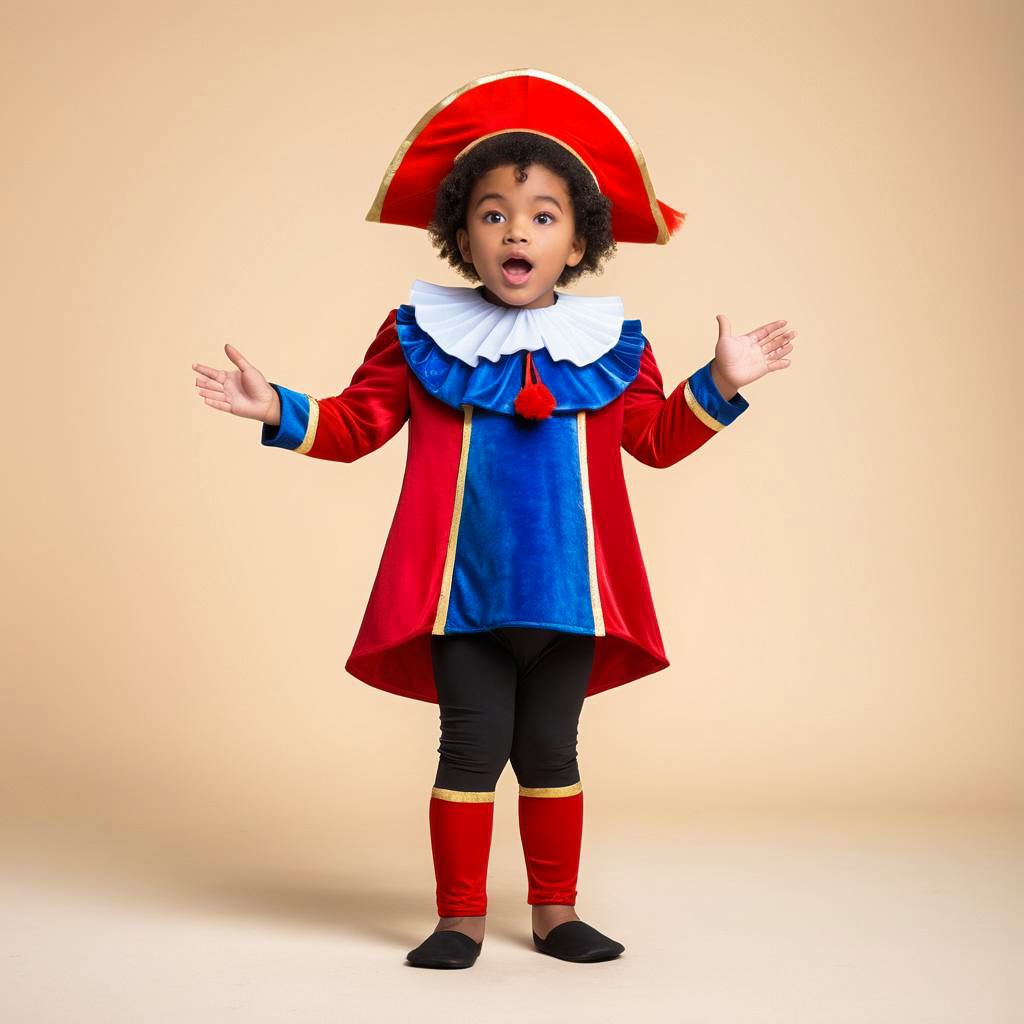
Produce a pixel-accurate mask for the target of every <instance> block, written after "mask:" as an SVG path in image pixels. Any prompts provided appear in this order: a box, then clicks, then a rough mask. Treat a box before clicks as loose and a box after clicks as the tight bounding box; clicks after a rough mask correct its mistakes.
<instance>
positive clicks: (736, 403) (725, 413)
mask: <svg viewBox="0 0 1024 1024" xmlns="http://www.w3.org/2000/svg"><path fill="white" fill-rule="evenodd" d="M711 363H712V360H710V359H709V360H708V362H707V363H706V364H705V365H704V366H702V367H701V368H700V369H699V370H698V371H697V372H696V373H694V374H693V375H692V376H691V377H690V379H689V380H688V381H687V382H686V391H687V394H686V400H687V402H688V403H689V406H690V408H691V409H693V411H694V413H695V414H696V415H697V417H698V418H699V419H700V420H701V421H702V422H704V423H705V424H707V426H709V427H711V429H712V430H721V429H722V427H727V426H728V425H729V424H730V423H732V421H733V420H734V419H736V417H737V416H739V414H740V413H741V412H743V410H744V409H746V408H747V407H748V406H749V405H750V403H749V402H748V401H747V400H746V399H745V398H744V397H743V396H742V395H741V394H740V393H739V392H738V391H737V392H736V394H735V395H733V396H732V398H731V399H729V400H728V401H726V400H725V399H724V398H723V397H722V392H721V391H719V390H718V388H717V387H715V381H714V378H713V377H712V376H711Z"/></svg>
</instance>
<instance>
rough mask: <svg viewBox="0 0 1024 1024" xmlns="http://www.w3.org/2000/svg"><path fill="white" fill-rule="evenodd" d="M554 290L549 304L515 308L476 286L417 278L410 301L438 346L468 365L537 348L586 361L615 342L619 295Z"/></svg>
mask: <svg viewBox="0 0 1024 1024" xmlns="http://www.w3.org/2000/svg"><path fill="white" fill-rule="evenodd" d="M555 294H556V295H557V296H558V299H557V301H556V302H555V303H554V305H552V306H544V307H542V308H540V309H515V308H506V307H504V306H497V305H495V304H494V303H493V302H489V301H488V300H487V299H485V298H484V297H483V295H482V294H481V293H480V292H479V291H478V290H477V289H476V288H465V287H450V286H448V285H442V284H431V283H430V282H428V281H420V280H416V281H414V282H413V285H412V288H410V289H409V305H410V306H414V307H415V313H416V323H417V324H418V325H419V326H420V328H422V330H424V331H425V332H426V333H427V334H429V335H430V337H431V338H432V339H433V340H434V341H435V342H436V343H437V345H438V347H439V348H441V349H442V350H444V351H445V352H447V353H448V354H449V355H451V356H454V357H455V358H457V359H459V360H461V361H462V362H464V363H467V364H468V365H470V366H476V365H477V363H478V362H479V361H480V360H481V359H488V360H490V361H491V362H497V361H498V359H499V358H500V357H501V356H503V355H506V354H507V353H510V352H521V351H523V350H527V351H530V352H536V351H537V350H538V349H541V348H546V349H547V350H548V353H549V354H550V356H551V358H552V359H556V360H558V359H568V360H569V361H570V362H571V363H574V364H575V365H576V366H587V365H589V364H590V363H592V362H594V361H595V360H597V359H600V358H601V356H603V355H604V354H605V353H606V352H607V351H608V350H609V349H611V348H613V347H614V346H615V345H616V343H617V342H618V340H619V337H620V335H621V334H622V323H623V320H624V319H625V311H624V307H623V303H622V299H621V298H619V297H618V296H617V295H607V296H584V295H566V294H565V293H564V292H556V293H555Z"/></svg>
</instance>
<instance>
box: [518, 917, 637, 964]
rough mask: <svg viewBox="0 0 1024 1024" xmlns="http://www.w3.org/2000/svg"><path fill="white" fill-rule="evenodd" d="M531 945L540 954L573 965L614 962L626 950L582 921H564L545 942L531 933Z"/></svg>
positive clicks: (551, 932)
mask: <svg viewBox="0 0 1024 1024" xmlns="http://www.w3.org/2000/svg"><path fill="white" fill-rule="evenodd" d="M533 944H534V945H535V946H536V947H537V949H538V950H540V952H541V953H547V955H548V956H556V957H558V959H559V960H568V961H569V962H570V963H574V964H592V963H597V962H598V961H600V960H614V959H615V958H616V957H617V956H618V955H619V954H620V953H622V952H624V951H625V949H626V947H625V946H624V945H623V944H622V943H621V942H616V941H615V940H614V939H609V938H608V936H607V935H602V934H601V933H600V932H599V931H598V930H597V929H596V928H592V927H591V926H590V925H589V924H586V923H584V922H583V921H563V922H562V923H561V924H556V925H555V927H554V928H552V929H551V931H549V932H548V934H547V936H546V937H545V938H543V939H542V938H541V937H540V936H539V935H538V934H537V933H536V932H534V933H533Z"/></svg>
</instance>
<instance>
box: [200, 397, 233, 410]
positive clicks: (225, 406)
mask: <svg viewBox="0 0 1024 1024" xmlns="http://www.w3.org/2000/svg"><path fill="white" fill-rule="evenodd" d="M203 401H204V402H206V404H207V405H210V406H213V408H214V409H223V410H224V412H231V406H230V405H228V403H227V402H218V401H217V399H215V398H204V399H203Z"/></svg>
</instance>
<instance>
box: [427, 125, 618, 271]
mask: <svg viewBox="0 0 1024 1024" xmlns="http://www.w3.org/2000/svg"><path fill="white" fill-rule="evenodd" d="M506 164H514V165H515V167H516V169H517V176H518V178H519V180H520V181H522V180H524V179H523V176H522V175H523V172H524V171H525V170H526V168H527V167H528V166H529V165H530V164H541V165H542V166H544V167H546V168H547V169H548V170H549V171H553V172H554V173H555V174H558V175H560V176H561V177H562V179H563V180H564V181H565V186H566V191H567V192H568V193H569V198H570V199H571V200H572V208H573V216H574V219H575V223H576V234H577V235H581V236H582V237H583V238H585V239H586V242H587V247H586V251H585V252H584V254H583V259H581V260H580V262H579V263H578V264H576V266H575V267H570V266H569V265H568V264H566V267H565V269H564V270H563V271H562V273H561V275H560V277H559V278H558V280H557V281H556V282H555V284H556V285H557V286H564V285H567V284H569V283H570V282H572V281H575V280H576V278H578V277H579V276H580V275H582V274H600V273H601V272H602V271H603V269H604V267H603V264H604V262H605V261H606V260H607V259H610V258H611V256H612V255H613V254H614V252H615V239H614V237H613V236H612V201H611V200H610V199H609V198H608V197H607V196H606V195H605V194H604V193H603V192H601V191H600V190H599V189H598V187H597V184H596V183H595V181H594V179H593V177H592V176H591V174H590V171H588V170H587V168H586V167H584V166H583V164H582V163H580V161H579V160H578V159H577V158H576V157H575V156H573V154H572V153H570V152H569V150H567V149H566V148H565V147H564V146H561V145H559V144H558V143H557V142H554V141H553V140H552V139H549V138H548V137H547V136H546V135H537V134H536V133H535V132H503V133H501V134H500V135H494V136H492V137H491V138H489V139H484V140H483V142H479V143H477V144H476V145H475V146H474V147H473V148H472V149H471V150H469V152H468V153H466V154H464V155H463V156H461V157H460V158H459V159H458V160H456V161H455V165H454V166H453V167H452V169H451V170H450V171H449V172H448V175H447V177H445V179H444V180H443V181H442V182H441V184H440V186H438V190H437V199H436V202H435V204H434V215H433V218H432V219H431V221H430V224H428V225H427V233H428V235H429V236H430V241H431V243H432V244H433V246H434V248H436V249H437V250H438V255H439V256H440V258H441V259H446V260H447V261H448V262H449V263H450V264H451V265H452V266H453V267H454V268H455V270H456V271H457V272H458V273H459V274H461V275H462V276H463V277H465V278H468V279H469V280H470V281H479V280H480V275H479V274H478V273H477V272H476V268H475V267H474V266H473V264H472V263H467V262H466V261H465V260H463V258H462V253H461V252H460V251H459V245H458V242H457V240H456V234H455V233H456V231H458V229H459V228H465V227H466V206H467V205H468V203H469V195H470V193H471V192H472V191H473V185H474V183H475V182H476V180H477V178H479V177H480V176H481V175H484V174H486V173H487V172H488V171H491V170H493V169H494V168H495V167H503V166H505V165H506Z"/></svg>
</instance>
